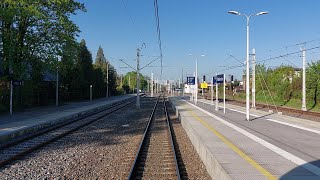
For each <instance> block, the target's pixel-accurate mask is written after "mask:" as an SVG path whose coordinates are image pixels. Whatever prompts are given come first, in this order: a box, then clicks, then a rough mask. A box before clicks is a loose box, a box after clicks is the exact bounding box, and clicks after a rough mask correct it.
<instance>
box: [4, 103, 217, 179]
mask: <svg viewBox="0 0 320 180" xmlns="http://www.w3.org/2000/svg"><path fill="white" fill-rule="evenodd" d="M150 99H152V100H150ZM155 102H156V99H155V98H142V99H141V108H140V109H139V110H137V109H136V108H135V103H132V104H131V105H129V106H127V107H126V108H124V109H122V110H120V111H117V112H115V113H113V114H110V115H108V116H106V117H104V118H103V119H101V120H99V121H97V122H95V123H93V124H91V125H90V126H87V127H84V128H82V129H80V130H78V131H76V132H74V133H72V134H70V135H68V136H66V137H64V138H62V139H60V140H58V141H56V142H54V143H52V144H49V145H48V146H46V147H44V148H41V149H39V150H37V151H35V152H33V153H32V154H29V155H27V156H26V157H24V158H23V159H20V160H17V161H15V162H14V163H12V164H10V165H7V166H6V167H4V168H2V169H0V179H126V178H127V175H128V172H129V170H130V167H131V165H132V163H133V157H134V156H135V154H136V152H137V148H138V145H139V143H140V141H141V137H142V135H143V132H144V130H145V127H146V125H147V122H148V119H149V116H150V113H151V110H152V108H153V106H154V104H155ZM169 112H170V114H171V121H172V123H173V128H174V132H175V134H176V139H177V141H178V142H177V144H178V146H179V150H180V153H181V155H182V159H183V164H184V166H185V169H186V172H187V175H188V179H211V178H210V177H209V175H208V173H207V172H206V169H205V167H204V165H203V163H202V161H201V160H200V158H199V156H198V154H197V153H196V151H195V149H194V148H193V146H192V144H191V142H190V140H189V139H188V136H187V135H186V133H185V131H184V129H183V128H182V126H181V124H180V123H179V122H178V120H177V119H176V118H175V116H174V113H173V111H169ZM128 157H130V158H128Z"/></svg>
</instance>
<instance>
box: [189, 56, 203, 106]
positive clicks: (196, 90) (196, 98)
mask: <svg viewBox="0 0 320 180" xmlns="http://www.w3.org/2000/svg"><path fill="white" fill-rule="evenodd" d="M189 56H192V54H189ZM204 56H205V55H204V54H202V55H201V57H204ZM195 86H196V89H195V94H194V98H195V100H194V103H195V104H196V105H197V102H198V58H197V57H196V74H195Z"/></svg>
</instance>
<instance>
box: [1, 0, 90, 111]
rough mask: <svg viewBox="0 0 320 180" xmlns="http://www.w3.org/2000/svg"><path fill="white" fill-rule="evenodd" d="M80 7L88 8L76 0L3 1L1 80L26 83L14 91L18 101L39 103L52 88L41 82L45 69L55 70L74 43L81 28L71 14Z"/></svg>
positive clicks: (21, 102) (82, 8) (81, 8)
mask: <svg viewBox="0 0 320 180" xmlns="http://www.w3.org/2000/svg"><path fill="white" fill-rule="evenodd" d="M79 10H80V11H85V8H84V5H83V4H82V3H79V2H76V1H75V0H46V1H43V0H2V1H1V2H0V57H1V58H0V59H1V60H2V62H1V68H2V74H1V75H0V79H1V80H4V81H6V80H9V79H11V78H12V79H19V80H23V81H24V82H25V83H24V84H25V85H24V86H23V87H21V88H19V89H17V90H15V92H14V93H15V94H16V96H14V97H15V98H14V102H15V104H16V103H17V102H19V103H20V104H28V105H29V104H33V103H36V104H39V102H40V99H43V98H45V97H42V95H41V94H43V93H47V94H48V91H49V90H51V89H52V88H50V87H49V86H48V87H45V86H43V84H41V83H40V82H41V81H42V80H43V77H44V76H43V75H44V74H45V73H46V72H48V71H50V70H51V71H54V72H55V70H56V68H57V66H58V63H57V62H58V57H59V56H61V54H62V49H63V47H64V46H66V44H67V43H69V42H75V36H76V35H77V34H78V33H79V32H80V31H79V28H78V27H77V26H76V24H74V23H73V22H72V21H71V19H70V17H71V15H75V14H76V13H77V11H79ZM46 88H47V89H46ZM5 91H8V89H6V90H5ZM16 91H18V92H16ZM40 91H41V92H40ZM21 94H22V95H24V96H21ZM46 96H47V95H46ZM15 107H16V106H15Z"/></svg>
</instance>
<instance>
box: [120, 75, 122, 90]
mask: <svg viewBox="0 0 320 180" xmlns="http://www.w3.org/2000/svg"><path fill="white" fill-rule="evenodd" d="M120 88H122V74H121V75H120Z"/></svg>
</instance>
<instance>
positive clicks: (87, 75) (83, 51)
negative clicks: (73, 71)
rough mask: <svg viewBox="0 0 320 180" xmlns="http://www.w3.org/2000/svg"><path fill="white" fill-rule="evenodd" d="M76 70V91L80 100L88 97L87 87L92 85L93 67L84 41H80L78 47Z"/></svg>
mask: <svg viewBox="0 0 320 180" xmlns="http://www.w3.org/2000/svg"><path fill="white" fill-rule="evenodd" d="M76 68H77V72H79V74H77V76H78V79H77V84H78V85H79V87H77V89H79V90H80V97H81V98H88V97H89V87H90V85H92V84H93V78H92V74H93V66H92V55H91V53H90V51H89V50H88V48H87V46H86V42H85V40H83V39H82V40H81V42H80V45H79V51H78V56H77V61H76Z"/></svg>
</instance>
